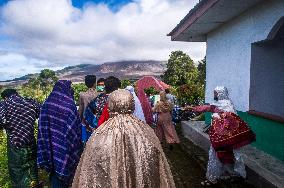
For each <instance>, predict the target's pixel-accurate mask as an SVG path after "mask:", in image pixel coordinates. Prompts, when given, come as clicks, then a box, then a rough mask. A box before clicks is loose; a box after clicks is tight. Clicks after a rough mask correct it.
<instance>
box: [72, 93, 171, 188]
mask: <svg viewBox="0 0 284 188" xmlns="http://www.w3.org/2000/svg"><path fill="white" fill-rule="evenodd" d="M108 108H109V113H110V119H109V120H108V121H106V122H105V123H104V124H102V125H101V126H100V127H99V128H98V129H97V130H96V132H95V133H93V134H92V136H91V138H90V139H89V141H88V142H87V144H86V148H85V151H84V152H83V154H82V156H81V160H80V163H79V165H78V167H77V171H76V174H75V177H74V180H73V184H72V187H73V188H77V187H78V188H85V187H104V188H107V187H112V188H120V187H121V188H124V187H151V188H152V187H153V188H155V187H157V188H158V187H161V188H173V187H175V184H174V181H173V177H172V174H171V171H170V168H169V165H168V162H167V159H166V157H165V154H164V153H163V150H162V147H161V145H160V142H159V139H158V138H157V136H156V135H155V133H154V131H153V130H152V129H151V128H150V126H149V125H147V124H145V123H144V122H142V121H141V120H139V119H137V118H136V117H135V116H133V115H132V113H133V110H134V99H133V96H132V94H131V93H130V92H129V91H126V90H117V91H114V92H113V93H112V94H111V95H110V96H109V102H108Z"/></svg>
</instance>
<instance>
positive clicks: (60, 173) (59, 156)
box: [37, 80, 83, 184]
mask: <svg viewBox="0 0 284 188" xmlns="http://www.w3.org/2000/svg"><path fill="white" fill-rule="evenodd" d="M80 123H81V121H80V118H79V114H78V112H77V108H76V105H75V102H74V99H73V90H72V88H71V82H70V81H66V80H60V81H58V82H57V83H56V84H55V86H54V88H53V91H52V92H51V94H50V96H49V97H48V98H47V100H46V101H45V102H44V104H43V106H42V109H41V112H40V119H39V127H38V152H37V154H38V155H37V164H38V166H39V167H40V168H44V169H45V170H47V171H48V172H51V173H52V174H55V175H56V176H57V177H58V178H60V179H61V180H62V181H64V182H65V183H66V184H69V183H71V182H72V179H73V176H74V173H75V170H76V167H77V164H78V162H79V159H80V156H81V152H82V149H83V146H82V142H81V124H80Z"/></svg>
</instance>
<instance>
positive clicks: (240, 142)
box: [209, 112, 255, 151]
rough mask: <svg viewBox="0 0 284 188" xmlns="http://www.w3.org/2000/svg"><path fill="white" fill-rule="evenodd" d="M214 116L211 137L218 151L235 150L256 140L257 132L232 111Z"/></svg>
mask: <svg viewBox="0 0 284 188" xmlns="http://www.w3.org/2000/svg"><path fill="white" fill-rule="evenodd" d="M219 116H220V118H214V119H213V121H212V126H211V128H210V131H209V137H210V141H211V144H212V146H213V148H214V149H215V150H216V151H220V150H221V151H222V150H233V149H238V148H240V147H242V146H245V145H248V144H250V143H252V142H253V141H255V134H254V133H253V132H252V131H251V129H250V128H249V127H248V125H247V123H246V122H244V121H243V120H242V119H241V118H240V117H239V116H238V115H236V114H235V113H232V112H224V113H220V114H219Z"/></svg>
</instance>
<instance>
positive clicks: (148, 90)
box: [144, 87, 159, 95]
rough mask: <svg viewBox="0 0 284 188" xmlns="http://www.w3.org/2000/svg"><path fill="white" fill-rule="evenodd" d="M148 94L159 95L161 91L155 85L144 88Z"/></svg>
mask: <svg viewBox="0 0 284 188" xmlns="http://www.w3.org/2000/svg"><path fill="white" fill-rule="evenodd" d="M144 92H145V93H146V95H158V94H159V91H157V90H156V89H155V88H154V87H150V88H146V89H144Z"/></svg>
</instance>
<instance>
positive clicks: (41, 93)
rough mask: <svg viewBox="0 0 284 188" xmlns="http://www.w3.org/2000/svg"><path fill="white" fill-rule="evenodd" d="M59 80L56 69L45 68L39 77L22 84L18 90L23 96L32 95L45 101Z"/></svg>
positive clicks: (38, 99)
mask: <svg viewBox="0 0 284 188" xmlns="http://www.w3.org/2000/svg"><path fill="white" fill-rule="evenodd" d="M57 80H58V78H57V76H56V75H55V72H54V71H52V70H49V69H44V70H42V71H41V72H40V74H39V75H38V76H37V77H35V78H31V79H30V80H29V81H28V83H26V84H24V85H22V86H21V87H20V88H19V89H18V90H19V93H20V94H21V95H22V96H25V97H30V98H33V99H35V100H37V101H38V102H40V103H43V101H44V100H45V99H46V97H47V96H48V95H49V94H50V92H51V91H52V88H53V85H54V84H55V82H56V81H57Z"/></svg>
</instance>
